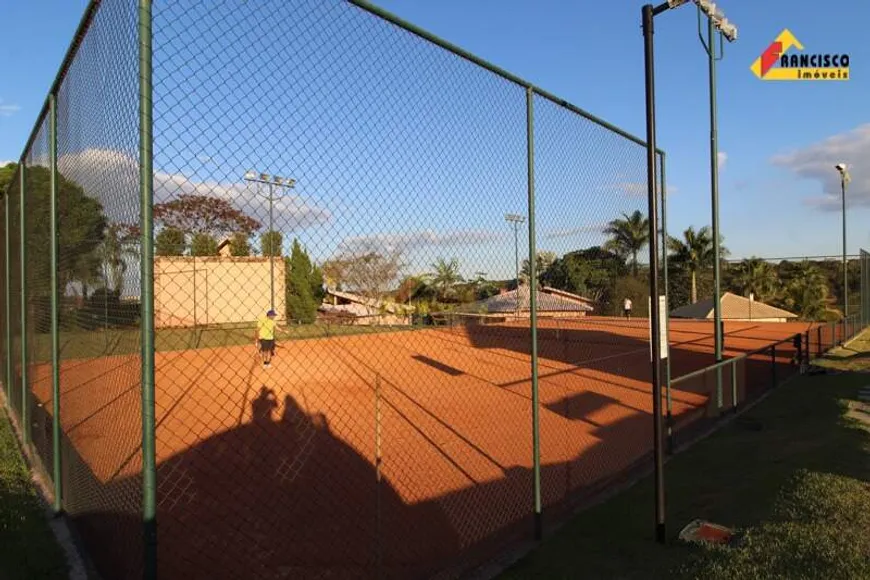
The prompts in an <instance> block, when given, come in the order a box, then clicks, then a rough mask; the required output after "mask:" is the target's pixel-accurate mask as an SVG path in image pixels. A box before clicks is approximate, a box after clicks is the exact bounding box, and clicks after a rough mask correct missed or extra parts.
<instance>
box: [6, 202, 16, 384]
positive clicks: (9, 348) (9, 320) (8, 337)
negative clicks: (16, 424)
mask: <svg viewBox="0 0 870 580" xmlns="http://www.w3.org/2000/svg"><path fill="white" fill-rule="evenodd" d="M9 189H10V190H11V188H9ZM3 203H4V204H5V208H6V211H4V212H3V214H4V221H5V224H4V225H5V226H6V231H5V236H6V242H5V244H4V246H5V247H4V252H5V253H6V256H5V258H6V266H5V270H6V272H5V275H6V377H5V380H6V399H7V401H9V399H10V398H11V396H12V365H13V364H14V363H13V360H12V296H11V295H12V269H11V266H10V264H9V261H10V254H9V244H10V243H11V241H12V240H10V239H9V190H7V191H6V195H4V196H3Z"/></svg>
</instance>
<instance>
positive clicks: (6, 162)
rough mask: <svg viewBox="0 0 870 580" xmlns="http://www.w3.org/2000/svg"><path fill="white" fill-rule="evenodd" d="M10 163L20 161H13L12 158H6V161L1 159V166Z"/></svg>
mask: <svg viewBox="0 0 870 580" xmlns="http://www.w3.org/2000/svg"><path fill="white" fill-rule="evenodd" d="M10 163H18V162H17V161H12V160H11V159H9V160H6V161H0V167H6V166H7V165H9V164H10Z"/></svg>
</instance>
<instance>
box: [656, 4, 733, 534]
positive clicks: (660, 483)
mask: <svg viewBox="0 0 870 580" xmlns="http://www.w3.org/2000/svg"><path fill="white" fill-rule="evenodd" d="M688 1H689V0H668V1H667V2H663V3H662V4H659V5H658V6H653V5H652V4H646V5H644V6H643V8H642V9H641V25H642V28H643V41H644V42H643V46H644V75H645V81H646V147H647V156H646V158H647V204H648V207H649V210H648V211H649V213H648V215H649V239H650V243H649V264H650V296H651V300H652V304H653V308H652V312H650V333H651V340H652V352H653V356H652V358H653V361H652V394H653V401H652V402H653V431H654V441H653V454H654V456H655V496H656V509H655V512H656V540H657V541H658V542H659V543H662V544H664V543H665V541H666V538H667V535H666V533H665V488H664V483H665V482H664V450H663V442H662V387H661V384H662V381H661V379H662V376H661V375H662V365H661V337H660V335H659V328H660V324H661V321H660V320H659V318H660V316H659V314H660V312H659V308H658V296H659V279H658V262H659V256H658V245H659V244H658V195H657V192H658V190H657V188H656V184H657V178H656V173H657V170H656V121H655V66H654V62H655V58H654V43H653V19H654V17H655V16H656V15H658V14H661V13H662V12H665V11H667V10H670V9H671V8H676V7H678V6H681V5H683V4H685V3H686V2H688ZM694 2H695V3H696V4H697V5H698V7H699V8H700V9H701V10H702V11H703V12H704V13H705V14H707V15H708V16H709V17H710V18H712V19H713V24H714V25H715V26H716V28H717V29H718V30H720V31H721V32H722V34H723V35H725V38H727V39H728V40H729V41H733V40H734V39H736V38H737V28H736V27H735V26H734V25H732V24H731V23H729V22H728V21H727V20H725V18H723V17H722V16H721V13H719V12H717V11H716V10H715V5H713V3H711V2H709V0H694Z"/></svg>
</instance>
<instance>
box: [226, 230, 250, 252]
mask: <svg viewBox="0 0 870 580" xmlns="http://www.w3.org/2000/svg"><path fill="white" fill-rule="evenodd" d="M230 255H231V256H250V255H251V242H250V237H249V236H248V235H247V234H244V233H242V232H236V233H234V234H233V235H232V237H231V238H230Z"/></svg>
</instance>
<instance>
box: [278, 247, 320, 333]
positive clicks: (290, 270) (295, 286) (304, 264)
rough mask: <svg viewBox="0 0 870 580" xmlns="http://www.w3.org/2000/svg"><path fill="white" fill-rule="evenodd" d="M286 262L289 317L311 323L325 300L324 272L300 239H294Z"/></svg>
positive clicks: (289, 318)
mask: <svg viewBox="0 0 870 580" xmlns="http://www.w3.org/2000/svg"><path fill="white" fill-rule="evenodd" d="M284 262H285V279H286V284H285V292H286V302H287V319H288V320H293V321H296V322H300V323H303V324H311V323H312V322H314V320H315V318H316V317H317V307H318V306H320V304H321V303H322V302H323V274H322V273H321V271H320V269H319V268H318V267H317V266H314V265H313V264H312V263H311V259H310V258H309V257H308V253H307V252H306V251H305V250H304V249H303V248H302V246H301V245H300V244H299V241H298V240H293V248H292V250H291V252H290V257H289V258H285V260H284Z"/></svg>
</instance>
